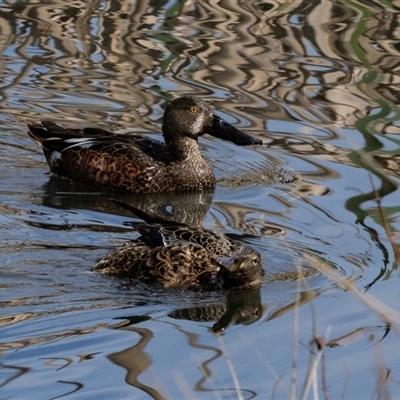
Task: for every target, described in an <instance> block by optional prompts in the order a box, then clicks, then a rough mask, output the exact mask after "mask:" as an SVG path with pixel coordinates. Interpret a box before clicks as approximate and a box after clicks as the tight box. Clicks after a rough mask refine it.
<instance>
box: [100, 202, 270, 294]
mask: <svg viewBox="0 0 400 400" xmlns="http://www.w3.org/2000/svg"><path fill="white" fill-rule="evenodd" d="M117 203H119V204H121V205H122V206H123V207H125V208H126V209H128V210H130V211H132V212H133V213H134V214H136V215H137V216H138V217H139V218H141V219H143V220H144V221H145V223H140V222H138V223H133V224H132V225H133V226H134V227H135V228H136V230H137V231H138V232H139V233H140V234H141V236H140V237H139V238H138V239H136V240H133V241H130V242H127V243H125V244H123V245H122V246H120V247H117V248H116V249H115V250H114V251H112V252H111V253H110V254H109V255H107V256H106V257H105V258H103V259H102V260H101V261H100V262H99V263H98V264H97V265H96V266H95V267H94V268H93V270H94V271H97V272H100V273H101V274H104V275H116V276H123V277H129V278H134V279H138V280H140V281H143V282H147V283H155V284H159V285H161V286H164V287H178V288H204V289H206V290H216V289H229V288H243V287H254V286H259V285H260V284H261V281H262V277H263V274H264V271H263V269H262V267H261V257H260V254H259V253H258V252H257V251H256V250H254V249H253V248H252V247H249V246H246V245H244V244H242V243H240V242H238V241H236V240H232V239H230V238H228V237H226V236H223V235H220V234H217V233H214V232H212V231H209V230H206V229H202V228H197V227H191V226H188V225H186V224H183V223H179V222H174V221H168V220H166V219H164V218H161V217H156V216H153V215H151V214H148V213H146V212H144V211H142V210H139V209H137V208H136V207H133V206H130V205H127V204H125V203H122V202H119V201H117Z"/></svg>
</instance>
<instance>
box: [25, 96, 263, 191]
mask: <svg viewBox="0 0 400 400" xmlns="http://www.w3.org/2000/svg"><path fill="white" fill-rule="evenodd" d="M28 128H29V132H28V133H29V136H30V137H31V138H32V139H33V140H34V141H35V142H37V143H38V144H40V145H41V146H42V147H43V151H44V155H45V156H46V159H47V162H48V164H49V166H50V169H51V171H52V172H54V173H56V174H58V175H60V176H63V177H67V178H70V179H72V180H73V181H76V182H80V183H84V184H87V185H89V186H93V187H98V188H102V189H109V190H116V191H120V192H127V193H159V192H184V191H197V190H202V189H206V188H212V187H214V186H215V177H214V175H213V173H212V171H211V169H210V167H209V166H208V165H207V163H206V162H205V161H204V159H203V158H202V156H201V154H200V152H199V148H198V144H197V138H198V137H199V136H202V135H204V134H205V133H209V134H210V135H213V136H215V137H217V138H221V139H225V140H229V141H232V142H233V143H235V144H237V145H250V144H262V141H261V140H260V139H257V138H255V137H253V136H251V135H249V134H247V133H244V132H242V131H240V130H238V129H236V128H234V127H233V126H232V125H230V124H229V123H227V122H226V121H224V120H223V119H221V118H220V117H218V116H216V115H215V114H214V112H213V110H212V109H211V107H210V106H209V105H208V104H207V103H206V102H205V101H203V100H201V99H196V98H193V97H181V98H178V99H176V100H173V101H172V102H171V103H170V104H169V105H168V106H167V107H166V109H165V112H164V120H163V125H162V131H163V136H164V140H165V144H164V143H161V142H159V141H157V140H152V139H149V138H145V137H141V136H132V135H114V134H112V133H110V132H108V131H106V130H104V129H98V128H83V129H65V128H62V127H61V126H59V125H57V124H55V123H53V122H50V121H42V122H41V124H40V125H36V124H28Z"/></svg>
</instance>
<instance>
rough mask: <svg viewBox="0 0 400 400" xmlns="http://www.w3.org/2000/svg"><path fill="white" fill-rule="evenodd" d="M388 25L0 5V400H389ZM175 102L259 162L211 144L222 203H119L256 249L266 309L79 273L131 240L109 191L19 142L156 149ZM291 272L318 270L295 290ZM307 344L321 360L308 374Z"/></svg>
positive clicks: (187, 6)
mask: <svg viewBox="0 0 400 400" xmlns="http://www.w3.org/2000/svg"><path fill="white" fill-rule="evenodd" d="M27 3H29V4H27ZM399 9H400V8H399V5H398V4H397V2H394V1H393V2H389V1H372V2H367V1H322V2H319V1H307V2H274V1H268V2H248V1H239V2H231V1H218V2H216V1H210V2H192V1H184V2H180V1H170V2H150V1H140V2H123V1H92V2H87V3H85V2H79V1H61V0H59V1H49V2H46V3H39V2H34V1H31V2H19V3H18V2H9V1H3V2H0V48H1V50H2V52H1V54H2V56H1V58H0V69H1V71H2V74H1V76H2V78H1V80H0V104H1V109H0V118H1V121H2V134H1V138H0V164H1V178H0V196H1V203H0V207H1V213H0V222H1V224H0V239H1V241H0V246H1V258H0V268H1V269H0V271H1V282H0V288H1V289H2V290H1V292H0V293H1V297H0V304H1V306H2V309H3V312H2V315H1V316H0V327H1V335H0V363H1V364H0V366H1V369H0V371H1V374H0V388H1V389H0V392H1V396H0V397H1V398H9V399H23V398H43V399H54V398H59V397H63V398H74V399H75V398H135V399H136V398H138V399H139V398H140V399H141V398H143V399H145V398H154V399H163V398H171V399H179V398H202V399H203V398H211V399H213V398H218V399H225V398H244V399H251V398H256V397H257V398H261V399H263V398H300V397H301V395H302V393H308V398H317V397H319V398H331V399H334V398H340V397H342V398H360V399H362V398H390V397H391V398H397V397H398V396H399V394H400V388H399V382H400V366H399V360H400V350H399V349H400V346H399V337H398V335H399V329H398V325H397V324H398V322H399V317H398V315H397V313H396V310H398V308H399V306H398V304H399V290H398V286H399V273H398V271H397V269H398V262H399V258H398V254H399V233H398V232H399V231H400V222H399V221H400V198H399V191H398V186H399V171H400V167H399V165H400V161H399V156H398V155H399V149H400V141H399V137H398V134H399V132H400V111H399V108H398V106H397V104H398V100H399V95H398V84H399V66H400V49H399V46H398V43H399V39H400V33H399V21H400V14H399ZM184 94H190V95H195V96H201V97H203V98H205V99H206V100H207V101H208V102H209V103H210V104H212V105H213V106H214V107H215V108H216V109H217V110H218V113H219V115H221V116H223V117H224V118H226V119H227V120H228V121H229V122H231V123H233V124H234V125H235V126H237V127H239V128H241V129H243V130H246V131H248V132H250V133H252V134H253V135H256V136H258V137H260V138H262V139H263V141H264V145H263V146H260V147H256V146H252V147H247V148H240V147H235V146H234V145H233V144H231V143H225V142H221V141H218V140H217V139H213V138H210V137H204V138H202V139H201V140H200V146H201V150H202V153H203V154H204V156H205V157H206V158H207V160H208V161H209V162H210V163H211V164H212V165H213V169H214V172H215V174H216V176H217V177H218V185H217V187H216V190H215V192H213V193H209V194H201V195H200V194H195V195H187V194H185V195H168V196H134V195H131V196H129V195H123V196H122V195H118V198H120V199H121V200H123V201H127V202H129V203H132V204H135V205H137V206H139V207H142V208H145V209H147V210H150V211H152V212H155V213H158V214H160V215H163V216H167V217H170V218H174V219H176V220H180V221H186V222H188V223H191V224H201V225H203V226H205V227H207V228H209V229H213V230H215V231H218V232H220V233H224V234H229V235H232V236H234V237H235V238H237V239H239V240H241V241H243V242H246V243H247V244H249V245H251V246H253V247H255V248H256V249H257V250H258V251H259V252H260V253H261V254H262V261H263V265H264V268H265V270H266V272H267V273H266V277H265V281H264V283H263V285H262V288H261V290H260V291H245V292H240V291H237V292H235V291H234V292H227V293H216V294H215V293H214V294H213V293H208V294H206V293H201V294H199V293H188V292H181V291H178V290H173V291H168V290H161V289H157V288H152V287H148V286H146V285H136V284H134V283H132V282H129V281H125V280H121V279H116V278H110V277H103V276H100V275H98V274H96V273H93V272H91V271H90V269H91V267H92V266H93V265H94V264H95V263H96V261H98V260H99V259H100V258H101V257H103V256H104V255H106V254H107V253H108V252H109V251H110V250H111V249H112V248H113V247H114V246H115V245H117V244H119V243H122V242H123V241H125V240H127V239H130V238H132V237H135V235H136V234H135V233H134V232H133V231H132V230H131V229H130V228H129V225H127V224H126V222H128V221H130V220H132V216H130V215H128V214H127V213H126V212H124V211H123V210H121V209H119V208H117V207H116V206H115V205H114V204H113V203H112V202H111V201H110V197H112V196H114V197H115V196H116V194H111V193H106V192H101V191H98V190H95V189H91V188H87V187H84V186H81V185H75V184H73V183H70V182H68V181H66V180H63V179H60V178H58V177H55V176H52V175H51V174H50V173H49V171H48V167H47V165H46V163H45V159H44V156H43V154H42V152H41V150H40V149H39V148H38V146H37V145H35V144H34V143H32V142H31V140H30V139H29V138H28V136H27V134H26V125H25V124H26V122H27V121H28V122H29V121H37V120H40V119H51V120H55V121H59V122H61V123H63V124H66V125H68V124H69V125H77V124H81V123H84V124H85V125H89V126H90V125H98V126H103V127H105V128H106V129H109V130H113V131H115V132H118V133H126V132H135V133H143V134H146V135H149V136H150V137H153V138H157V139H160V140H161V135H160V134H159V132H160V130H161V124H160V123H161V118H162V114H163V109H164V107H165V105H166V103H167V102H168V101H170V100H171V99H172V98H175V97H178V96H180V95H184ZM388 232H389V233H388ZM389 235H392V237H391V238H389ZM305 254H309V255H313V256H314V260H315V257H317V260H318V261H317V264H321V265H324V266H325V267H326V266H327V268H328V270H329V271H330V272H329V273H328V274H324V273H320V272H315V273H310V271H312V270H310V269H309V267H310V266H312V265H314V266H316V265H315V264H313V262H312V261H309V260H308V258H306V257H305ZM298 265H302V266H303V267H304V272H305V273H306V275H307V276H306V278H305V280H304V281H303V282H301V281H300V282H299V281H298V280H296V279H295V276H296V272H295V271H296V268H297V266H298ZM340 278H346V279H347V281H346V282H349V283H351V284H353V285H355V287H356V292H355V293H356V294H357V293H359V294H360V297H361V299H362V300H360V299H359V298H357V297H355V296H353V295H352V293H351V290H349V287H346V288H343V286H341V285H340ZM296 293H297V294H298V297H297V303H296ZM366 300H370V301H371V304H370V305H368V304H365V301H366ZM296 304H297V305H298V307H297V306H296ZM221 329H224V330H223V331H221ZM213 330H214V331H218V332H214V331H213ZM316 338H319V343H320V344H321V343H322V339H324V340H326V341H327V342H328V344H330V345H331V346H330V347H329V346H328V347H323V357H322V358H321V359H319V358H318V349H317V347H316V346H315V343H316ZM336 339H337V340H336ZM330 341H331V342H330ZM335 345H336V346H335ZM309 360H313V361H319V364H318V365H316V374H317V375H316V378H315V379H314V380H312V383H313V385H314V386H313V388H312V391H311V392H307V389H308V386H307V382H308V381H307V379H308V378H309V377H312V373H311V372H310V371H308V370H307V368H308V365H309V364H308V362H309ZM33 394H34V396H33ZM305 397H307V395H305Z"/></svg>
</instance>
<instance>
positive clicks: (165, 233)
mask: <svg viewBox="0 0 400 400" xmlns="http://www.w3.org/2000/svg"><path fill="white" fill-rule="evenodd" d="M113 201H114V202H115V203H117V204H118V205H120V206H121V207H123V208H125V209H126V210H128V211H131V212H132V213H133V214H134V215H136V216H137V217H139V218H140V219H142V220H143V221H145V222H146V224H143V223H137V222H136V223H132V224H131V225H132V226H133V227H134V228H135V229H136V230H137V231H138V232H140V234H141V235H142V239H143V240H144V241H145V242H146V243H147V244H148V245H149V246H151V247H157V246H167V245H170V244H174V243H192V244H197V245H199V246H201V247H203V248H204V249H206V250H207V251H208V252H209V253H210V254H212V255H217V256H230V255H232V253H233V252H235V251H240V248H241V247H242V245H241V244H240V243H239V242H236V241H234V240H231V239H229V238H227V237H226V236H224V235H220V234H218V233H215V232H212V231H210V230H207V229H203V228H198V227H193V226H189V225H187V224H184V223H182V222H177V221H170V220H168V219H166V218H163V217H160V216H158V215H154V214H150V213H148V212H146V211H144V210H141V209H139V208H137V207H135V206H132V205H130V204H127V203H124V202H123V201H120V200H113Z"/></svg>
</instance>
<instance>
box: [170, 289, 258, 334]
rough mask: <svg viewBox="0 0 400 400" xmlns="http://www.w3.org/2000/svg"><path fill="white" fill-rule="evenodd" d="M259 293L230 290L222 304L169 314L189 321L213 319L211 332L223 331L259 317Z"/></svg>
mask: <svg viewBox="0 0 400 400" xmlns="http://www.w3.org/2000/svg"><path fill="white" fill-rule="evenodd" d="M262 312H263V307H262V304H261V293H260V290H259V289H256V290H231V291H230V292H228V294H227V296H226V301H225V302H224V303H222V304H214V305H210V306H204V307H191V308H184V309H180V310H175V311H173V312H172V313H170V314H169V316H170V317H172V318H176V319H186V320H189V321H215V320H217V322H216V323H215V324H214V325H213V326H212V331H213V332H221V331H224V330H225V329H226V328H228V327H229V326H231V325H237V324H242V325H250V324H252V323H254V322H256V321H258V320H259V319H260V318H261V315H262Z"/></svg>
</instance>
